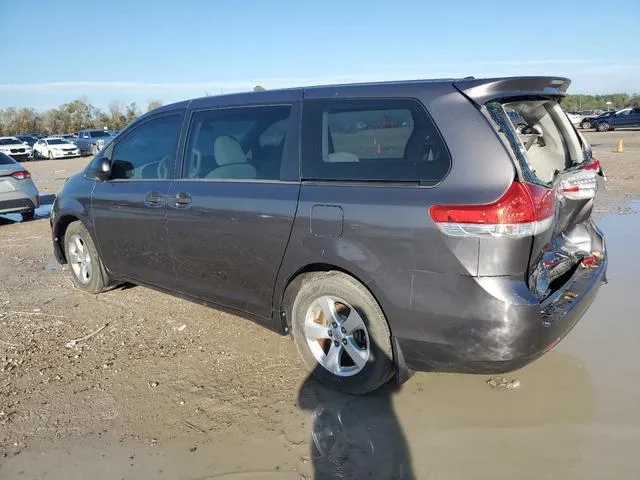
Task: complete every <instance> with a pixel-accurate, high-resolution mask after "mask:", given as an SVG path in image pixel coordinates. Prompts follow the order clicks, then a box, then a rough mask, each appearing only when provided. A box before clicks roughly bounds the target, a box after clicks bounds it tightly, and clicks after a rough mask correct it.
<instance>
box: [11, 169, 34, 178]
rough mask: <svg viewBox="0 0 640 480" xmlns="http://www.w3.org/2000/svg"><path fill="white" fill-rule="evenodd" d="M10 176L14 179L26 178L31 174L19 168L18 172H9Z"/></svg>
mask: <svg viewBox="0 0 640 480" xmlns="http://www.w3.org/2000/svg"><path fill="white" fill-rule="evenodd" d="M11 176H12V177H13V178H15V179H16V180H24V179H26V178H31V174H30V173H29V172H28V171H26V170H20V171H18V172H13V173H12V174H11Z"/></svg>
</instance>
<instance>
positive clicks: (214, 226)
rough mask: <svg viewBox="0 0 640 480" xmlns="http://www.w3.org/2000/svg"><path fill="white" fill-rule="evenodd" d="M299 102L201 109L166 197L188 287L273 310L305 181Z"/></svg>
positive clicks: (261, 312)
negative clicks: (302, 179) (301, 168)
mask: <svg viewBox="0 0 640 480" xmlns="http://www.w3.org/2000/svg"><path fill="white" fill-rule="evenodd" d="M297 112H298V107H297V105H290V104H289V105H269V106H253V107H243V108H227V109H221V110H201V111H196V112H194V113H193V114H192V116H191V122H190V126H189V133H188V135H187V140H186V149H185V153H184V158H183V162H182V164H183V167H182V178H180V179H179V180H176V181H175V182H173V184H172V185H171V187H170V189H169V194H168V196H167V197H168V199H167V227H168V232H169V242H170V248H171V252H172V256H173V259H174V265H175V268H176V275H177V276H178V285H179V289H180V291H181V292H183V293H186V294H188V295H191V296H195V297H198V298H201V299H204V300H207V301H211V302H215V303H217V304H220V305H224V306H227V307H231V308H235V309H237V310H242V311H245V312H249V313H251V314H254V315H257V316H261V317H264V318H270V315H271V302H272V296H273V288H274V284H275V280H276V277H277V274H278V270H279V268H280V263H281V261H282V258H283V256H284V252H285V249H286V246H287V242H288V240H289V234H290V233H291V227H292V225H293V219H294V217H295V211H296V205H297V200H298V193H299V190H300V182H299V176H298V147H297V144H298V136H297V127H296V126H297V124H298V123H297V115H298V113H297Z"/></svg>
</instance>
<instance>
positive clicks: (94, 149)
mask: <svg viewBox="0 0 640 480" xmlns="http://www.w3.org/2000/svg"><path fill="white" fill-rule="evenodd" d="M98 152H99V150H98V147H96V146H95V145H91V155H97V154H98Z"/></svg>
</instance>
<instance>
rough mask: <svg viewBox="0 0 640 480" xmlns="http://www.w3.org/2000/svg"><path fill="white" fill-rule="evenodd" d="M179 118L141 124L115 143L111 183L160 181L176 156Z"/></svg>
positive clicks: (180, 116)
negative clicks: (119, 181) (127, 180)
mask: <svg viewBox="0 0 640 480" xmlns="http://www.w3.org/2000/svg"><path fill="white" fill-rule="evenodd" d="M181 124H182V115H180V114H172V115H165V116H162V117H157V118H154V119H153V120H149V121H148V122H145V123H143V124H142V125H140V126H139V127H137V128H136V129H134V130H133V131H132V132H131V133H130V134H128V135H127V136H126V137H124V138H123V139H122V140H120V141H119V142H117V143H116V144H115V146H114V148H113V155H112V157H111V160H112V161H111V179H112V180H114V179H132V180H135V179H164V178H169V173H170V170H171V167H172V166H173V162H174V159H175V155H176V144H177V141H178V136H179V135H180V126H181Z"/></svg>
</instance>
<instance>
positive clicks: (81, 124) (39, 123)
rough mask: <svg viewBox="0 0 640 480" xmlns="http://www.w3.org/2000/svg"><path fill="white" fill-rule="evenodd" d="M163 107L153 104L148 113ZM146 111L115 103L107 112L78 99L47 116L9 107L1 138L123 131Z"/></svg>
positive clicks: (0, 120) (0, 122) (1, 114)
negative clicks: (89, 130) (91, 130)
mask: <svg viewBox="0 0 640 480" xmlns="http://www.w3.org/2000/svg"><path fill="white" fill-rule="evenodd" d="M161 105H162V101H160V100H151V101H150V102H149V103H148V104H147V111H149V110H153V109H154V108H158V107H159V106H161ZM141 114H142V111H141V110H140V108H139V107H138V105H137V104H136V103H135V102H132V103H129V104H124V103H122V102H119V101H114V102H111V103H110V104H109V108H108V109H107V110H106V111H104V110H101V109H100V108H98V107H96V106H94V105H91V104H90V103H89V102H88V101H87V99H86V98H78V99H77V100H73V101H72V102H69V103H65V104H63V105H60V106H59V107H58V108H52V109H51V110H47V111H45V112H38V111H36V110H35V109H33V108H16V107H8V108H5V109H0V135H19V134H21V133H37V134H47V135H51V134H62V133H73V132H77V131H78V130H85V129H94V128H95V129H100V130H102V129H104V128H106V129H108V130H120V129H122V128H123V127H124V126H125V125H127V124H128V123H130V122H131V121H133V120H134V119H135V118H136V117H138V116H140V115H141Z"/></svg>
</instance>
